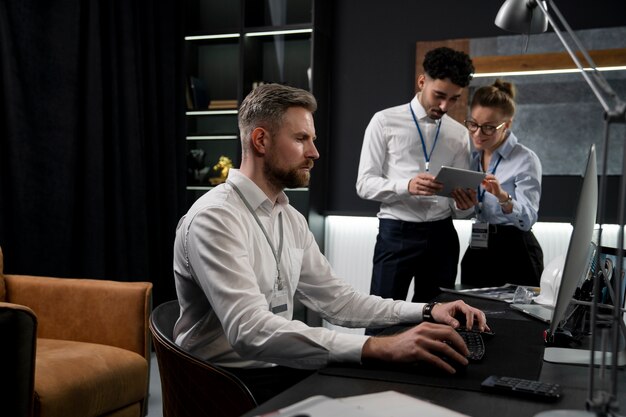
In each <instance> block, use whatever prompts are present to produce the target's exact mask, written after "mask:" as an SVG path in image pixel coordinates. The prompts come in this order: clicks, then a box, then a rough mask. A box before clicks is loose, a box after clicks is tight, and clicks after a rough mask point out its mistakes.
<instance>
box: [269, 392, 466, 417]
mask: <svg viewBox="0 0 626 417" xmlns="http://www.w3.org/2000/svg"><path fill="white" fill-rule="evenodd" d="M417 415H420V416H429V417H462V416H465V414H460V413H457V412H456V411H452V410H449V409H447V408H444V407H441V406H438V405H435V404H432V403H429V402H427V401H423V400H419V399H417V398H415V397H411V396H409V395H405V394H401V393H399V392H396V391H384V392H377V393H375V394H365V395H357V396H354V397H345V398H330V397H326V396H323V395H316V396H314V397H309V398H307V399H306V400H303V401H300V402H298V403H295V404H293V405H290V406H289V407H285V408H281V409H280V410H277V411H274V412H271V413H268V414H263V415H262V416H257V417H300V416H302V417H304V416H306V417H328V416H341V417H383V416H384V417H414V416H417Z"/></svg>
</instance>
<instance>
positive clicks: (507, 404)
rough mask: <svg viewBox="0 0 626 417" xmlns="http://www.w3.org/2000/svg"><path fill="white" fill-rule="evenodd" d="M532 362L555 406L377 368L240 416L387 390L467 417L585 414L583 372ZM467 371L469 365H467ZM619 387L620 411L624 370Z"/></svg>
mask: <svg viewBox="0 0 626 417" xmlns="http://www.w3.org/2000/svg"><path fill="white" fill-rule="evenodd" d="M446 297H448V296H446ZM444 299H445V297H444ZM466 301H468V302H470V303H471V304H472V305H475V306H476V307H479V308H481V309H483V311H485V313H486V314H487V317H488V319H489V320H491V319H500V320H502V319H505V320H507V322H508V323H510V326H511V328H515V326H516V325H518V326H519V323H522V322H533V323H537V328H538V329H541V327H542V326H543V327H545V325H543V324H542V323H540V322H538V321H535V320H533V319H530V318H526V316H524V315H523V314H522V313H520V312H518V311H515V310H511V309H510V308H509V306H508V304H506V303H501V302H491V301H488V300H482V299H476V298H468V299H466ZM495 337H498V334H496V336H495ZM509 337H510V336H509ZM511 343H517V344H520V345H522V346H523V345H524V343H526V342H525V341H524V340H512V341H511ZM489 347H490V346H489V343H488V344H487V346H486V348H487V354H489V352H490V351H489ZM512 360H513V359H512ZM537 360H539V361H540V362H542V363H541V370H540V376H539V379H540V380H542V381H548V382H558V383H559V384H561V386H562V391H563V395H562V398H561V399H560V400H559V401H557V402H554V403H543V402H537V401H533V400H527V399H520V398H516V397H511V396H504V395H498V394H491V393H485V392H481V391H479V390H477V389H471V390H466V389H462V388H459V387H455V386H454V376H451V378H450V385H449V386H446V387H444V386H433V385H431V384H430V383H429V382H428V381H426V383H425V384H423V385H422V384H420V375H414V378H415V379H414V380H413V381H412V382H411V383H405V382H392V381H389V380H382V379H380V378H377V376H378V377H380V376H382V375H384V376H388V375H389V373H390V372H393V371H390V370H389V369H385V370H379V371H377V370H376V369H368V370H367V374H369V375H370V376H372V378H365V377H354V373H351V372H346V373H345V375H341V372H332V375H329V374H328V372H325V371H324V370H322V371H318V372H317V373H315V374H313V375H312V376H310V377H309V378H307V379H305V380H304V381H302V382H300V383H299V384H297V385H295V386H294V387H292V388H290V389H289V390H287V391H285V392H283V393H282V394H280V395H278V396H277V397H275V398H273V399H271V400H269V401H267V402H266V403H264V404H262V405H260V406H259V407H257V408H256V409H254V410H252V411H251V412H249V413H246V414H244V417H251V416H255V415H258V414H262V413H267V412H270V411H272V410H276V409H279V408H283V407H286V406H288V405H290V404H293V403H296V402H298V401H301V400H304V399H306V398H308V397H311V396H313V395H326V396H328V397H333V398H340V397H348V396H353V395H361V394H370V393H375V392H381V391H387V390H393V391H398V392H401V393H404V394H408V395H412V396H414V397H417V398H420V399H422V400H427V401H430V402H433V403H435V404H438V405H441V406H444V407H447V408H449V409H452V410H455V411H458V412H460V413H464V414H467V415H470V416H504V415H506V416H514V417H515V416H534V415H535V414H537V413H539V412H541V411H545V410H551V409H575V410H584V407H585V400H586V398H587V384H588V382H587V381H588V377H589V370H588V367H585V366H574V365H562V364H552V363H548V362H543V361H542V359H541V358H538V359H537ZM470 366H472V365H471V364H470ZM377 372H380V374H379V375H377V374H376V373H377ZM347 375H350V376H347ZM506 376H515V375H506ZM403 378H405V376H403ZM424 380H425V379H424ZM619 384H620V385H619V387H620V389H619V403H620V405H621V408H622V410H624V409H626V374H625V372H624V370H620V375H619Z"/></svg>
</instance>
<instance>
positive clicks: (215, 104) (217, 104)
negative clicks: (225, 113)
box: [209, 100, 237, 110]
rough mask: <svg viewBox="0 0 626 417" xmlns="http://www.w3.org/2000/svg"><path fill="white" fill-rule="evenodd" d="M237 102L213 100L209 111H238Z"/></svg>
mask: <svg viewBox="0 0 626 417" xmlns="http://www.w3.org/2000/svg"><path fill="white" fill-rule="evenodd" d="M236 108H237V100H211V102H210V103H209V110H225V109H236Z"/></svg>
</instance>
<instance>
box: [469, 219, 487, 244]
mask: <svg viewBox="0 0 626 417" xmlns="http://www.w3.org/2000/svg"><path fill="white" fill-rule="evenodd" d="M488 247H489V223H486V222H478V221H474V222H473V223H472V237H471V240H470V248H472V249H485V248H488Z"/></svg>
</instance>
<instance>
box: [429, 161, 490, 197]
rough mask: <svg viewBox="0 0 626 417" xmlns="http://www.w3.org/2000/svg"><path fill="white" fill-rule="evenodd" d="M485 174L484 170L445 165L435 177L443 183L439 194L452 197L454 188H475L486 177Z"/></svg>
mask: <svg viewBox="0 0 626 417" xmlns="http://www.w3.org/2000/svg"><path fill="white" fill-rule="evenodd" d="M485 175H486V174H485V173H484V172H476V171H470V170H469V169H461V168H453V167H446V166H443V167H441V171H439V174H437V177H436V178H435V181H438V182H440V183H442V184H443V189H442V190H441V191H439V192H438V193H437V194H439V195H443V196H446V197H451V193H452V190H454V189H456V188H461V189H466V188H471V189H473V190H475V189H477V187H478V186H479V185H480V183H481V182H482V180H483V179H484V178H485Z"/></svg>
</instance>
